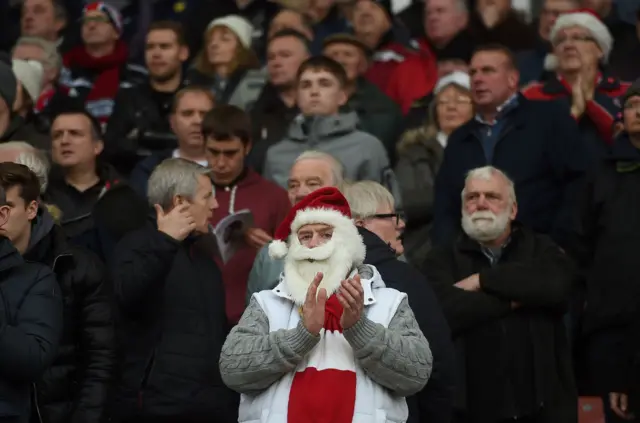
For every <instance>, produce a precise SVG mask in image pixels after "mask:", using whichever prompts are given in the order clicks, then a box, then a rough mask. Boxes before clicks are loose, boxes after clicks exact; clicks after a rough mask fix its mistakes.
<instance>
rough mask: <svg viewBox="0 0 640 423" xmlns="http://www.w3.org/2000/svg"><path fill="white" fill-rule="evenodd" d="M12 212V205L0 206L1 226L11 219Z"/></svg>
mask: <svg viewBox="0 0 640 423" xmlns="http://www.w3.org/2000/svg"><path fill="white" fill-rule="evenodd" d="M10 214H11V207H9V206H0V228H1V227H3V226H4V225H6V224H7V222H8V221H9V215H10Z"/></svg>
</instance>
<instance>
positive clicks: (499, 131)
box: [432, 45, 588, 247]
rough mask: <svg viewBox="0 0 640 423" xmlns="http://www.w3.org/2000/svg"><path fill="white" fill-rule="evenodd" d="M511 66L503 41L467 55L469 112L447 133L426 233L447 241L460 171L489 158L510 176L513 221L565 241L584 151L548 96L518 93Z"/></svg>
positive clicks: (456, 213) (455, 222) (454, 221)
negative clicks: (468, 118)
mask: <svg viewBox="0 0 640 423" xmlns="http://www.w3.org/2000/svg"><path fill="white" fill-rule="evenodd" d="M518 79H519V75H518V71H517V69H516V66H515V62H514V59H513V55H512V53H511V52H510V51H509V50H508V49H506V48H505V47H502V46H499V45H491V46H485V47H482V48H479V49H478V50H476V52H475V53H474V55H473V57H472V59H471V85H472V87H471V90H472V97H473V101H474V105H475V108H476V113H477V114H476V117H475V118H474V119H472V120H471V121H469V122H467V123H466V124H465V125H463V126H461V127H460V128H458V129H457V130H456V131H455V132H454V133H453V134H452V135H451V137H450V138H449V141H448V145H447V148H446V150H445V153H444V159H443V162H442V166H441V168H440V172H439V174H438V176H437V178H436V184H435V199H434V201H435V204H434V222H433V229H432V240H433V242H434V244H435V245H443V244H445V245H448V244H451V243H452V242H453V241H454V237H455V234H456V233H457V231H458V229H459V228H460V216H461V197H460V192H462V188H463V187H464V178H465V176H466V174H467V172H468V171H469V170H471V169H474V168H476V167H482V166H487V165H492V166H494V167H497V168H499V169H500V170H502V171H503V172H505V173H506V174H507V175H509V177H510V178H511V179H513V180H514V182H515V186H516V195H517V198H518V206H519V213H518V219H519V221H520V222H522V223H524V224H525V225H527V226H529V227H531V228H532V229H533V230H534V231H536V232H539V233H544V234H549V235H550V236H551V237H552V238H553V239H554V241H556V243H558V244H559V245H560V246H563V247H568V245H567V244H569V243H570V236H569V233H570V231H571V229H573V227H574V225H575V221H574V220H575V219H574V216H575V212H574V210H573V207H574V204H575V201H576V200H577V196H578V195H580V192H581V190H582V189H583V186H584V182H585V173H586V170H587V166H588V154H587V150H586V148H585V146H584V145H583V143H582V142H581V139H580V135H579V130H578V126H577V124H576V122H575V120H574V119H572V118H571V117H570V116H569V115H567V113H566V111H565V110H564V109H563V108H562V107H561V106H560V105H558V104H555V103H553V102H540V101H531V100H527V99H526V98H524V97H523V96H522V95H520V94H518V93H517V90H518Z"/></svg>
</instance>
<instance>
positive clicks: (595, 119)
mask: <svg viewBox="0 0 640 423" xmlns="http://www.w3.org/2000/svg"><path fill="white" fill-rule="evenodd" d="M630 85H631V84H630V83H628V82H621V81H620V80H618V79H617V78H615V77H611V76H607V75H598V80H597V81H596V89H595V93H594V96H593V100H590V101H588V102H587V107H586V110H585V113H584V116H583V117H584V118H586V119H588V120H589V121H590V122H591V123H593V125H595V128H596V130H597V133H598V135H599V137H600V138H601V139H602V140H604V141H605V142H606V143H607V144H611V143H612V142H613V124H614V121H615V116H616V115H617V114H618V113H619V112H620V108H621V105H620V100H619V97H620V96H622V95H623V94H624V93H625V92H626V91H627V89H628V88H629V86H630ZM571 92H572V89H571V86H570V85H569V84H568V83H567V82H566V81H565V80H564V79H563V78H562V77H561V76H558V77H557V78H555V79H550V80H548V81H545V82H534V83H531V84H529V85H527V86H525V87H524V88H522V94H523V95H524V96H525V97H526V98H528V99H530V100H560V101H563V102H565V103H567V104H568V106H569V108H571Z"/></svg>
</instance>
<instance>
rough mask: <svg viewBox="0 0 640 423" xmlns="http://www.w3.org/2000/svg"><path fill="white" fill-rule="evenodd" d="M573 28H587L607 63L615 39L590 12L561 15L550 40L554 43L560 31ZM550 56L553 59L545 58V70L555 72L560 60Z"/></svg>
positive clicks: (604, 61) (603, 60) (552, 30)
mask: <svg viewBox="0 0 640 423" xmlns="http://www.w3.org/2000/svg"><path fill="white" fill-rule="evenodd" d="M572 26H579V27H582V28H585V29H586V30H588V31H589V32H590V33H591V35H592V36H593V38H595V40H596V43H598V46H599V47H600V49H601V50H602V62H603V63H607V62H608V60H609V54H610V53H611V49H612V48H613V37H612V36H611V32H609V29H608V28H607V26H606V25H605V24H604V23H603V22H602V21H601V20H600V19H598V18H597V17H595V16H594V15H592V14H591V13H589V12H574V13H571V12H569V13H565V14H562V15H560V17H559V18H558V19H557V20H556V23H555V24H554V25H553V28H552V29H551V36H550V40H551V41H552V43H553V41H554V40H555V39H556V37H557V35H558V32H559V31H560V30H562V29H565V28H571V27H572ZM550 56H552V57H549V56H547V58H545V61H544V68H545V69H546V70H555V69H556V68H557V67H558V59H557V57H555V56H554V55H550Z"/></svg>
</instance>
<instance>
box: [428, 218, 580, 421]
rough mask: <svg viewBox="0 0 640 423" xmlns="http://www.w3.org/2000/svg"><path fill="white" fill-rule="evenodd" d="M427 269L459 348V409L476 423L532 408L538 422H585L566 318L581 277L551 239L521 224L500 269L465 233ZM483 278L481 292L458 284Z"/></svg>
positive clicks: (432, 258) (437, 253) (435, 255)
mask: <svg viewBox="0 0 640 423" xmlns="http://www.w3.org/2000/svg"><path fill="white" fill-rule="evenodd" d="M423 271H424V273H425V274H426V275H427V278H428V280H429V282H431V284H432V285H433V287H434V289H435V291H436V294H437V296H438V298H439V300H440V305H441V306H442V308H443V310H444V314H445V316H446V317H447V320H448V322H449V325H450V327H451V331H452V333H453V336H454V340H455V342H456V352H457V357H456V359H457V360H458V367H457V370H458V372H459V375H458V381H457V386H456V407H457V408H460V409H461V410H465V411H466V412H467V413H468V415H469V420H468V421H469V422H472V423H476V422H478V423H485V422H495V421H499V420H500V419H504V418H505V416H504V415H499V414H497V413H500V412H501V411H502V410H505V409H506V408H512V409H513V411H514V412H515V411H516V410H522V409H523V408H527V407H529V408H528V409H527V412H533V413H542V414H541V416H539V418H540V420H536V421H537V422H545V423H557V422H567V423H576V422H577V392H576V388H575V382H574V377H573V370H572V366H571V357H570V351H569V344H568V341H567V331H566V328H565V326H564V324H563V320H562V319H563V314H564V312H565V310H566V305H567V304H566V303H567V301H568V299H569V297H570V293H571V289H572V286H573V283H574V281H575V280H576V277H577V271H576V267H575V266H574V264H573V263H572V261H571V259H570V258H569V257H568V256H567V255H566V254H564V253H563V252H562V251H561V250H560V249H559V248H558V247H557V246H556V245H555V244H554V243H553V242H552V241H551V240H550V239H549V238H548V237H547V236H545V235H537V234H535V233H534V232H532V231H531V230H529V229H527V228H524V227H521V226H520V225H516V226H515V229H514V231H513V232H512V234H511V238H510V240H509V242H508V243H507V244H506V245H505V247H504V248H503V251H502V254H501V256H500V257H499V258H498V259H497V261H496V262H494V263H492V262H491V261H490V260H489V258H488V256H487V253H486V252H485V251H483V250H482V249H481V247H480V245H479V244H478V243H477V242H475V241H473V240H471V239H470V238H469V237H467V236H466V235H461V236H460V237H458V238H457V241H456V242H455V244H454V246H453V247H448V248H435V249H433V250H431V252H430V253H429V255H428V256H427V260H426V261H425V264H424V269H423ZM475 273H478V274H479V278H480V290H479V291H476V292H470V291H465V290H462V289H460V288H457V287H455V286H454V284H455V283H456V282H458V281H460V280H462V279H464V278H466V277H468V276H470V275H473V274H475ZM513 303H518V304H519V306H517V307H515V308H514V306H513V305H512V304H513ZM525 357H526V358H525ZM521 375H524V376H525V377H524V378H520V377H519V376H521ZM526 379H528V380H526ZM525 380H526V381H525ZM520 392H527V393H530V396H528V397H526V398H525V401H526V402H528V404H527V405H525V406H524V407H522V406H521V404H519V403H518V402H516V400H514V399H513V398H518V395H517V394H518V393H520ZM510 393H513V394H514V395H513V398H508V397H507V395H509V394H510ZM509 396H511V395H509ZM511 415H514V414H510V416H511ZM516 415H517V414H516Z"/></svg>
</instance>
